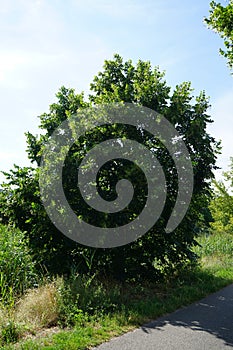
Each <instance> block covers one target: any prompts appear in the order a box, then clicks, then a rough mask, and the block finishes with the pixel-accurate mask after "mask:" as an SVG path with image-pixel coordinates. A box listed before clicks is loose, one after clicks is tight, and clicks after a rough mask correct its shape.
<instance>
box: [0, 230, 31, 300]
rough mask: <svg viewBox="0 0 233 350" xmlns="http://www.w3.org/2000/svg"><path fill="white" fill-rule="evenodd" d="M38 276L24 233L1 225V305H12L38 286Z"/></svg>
mask: <svg viewBox="0 0 233 350" xmlns="http://www.w3.org/2000/svg"><path fill="white" fill-rule="evenodd" d="M36 281H37V275H36V273H35V269H34V263H33V260H32V256H31V254H30V251H29V248H28V246H27V240H26V238H25V235H24V233H22V232H21V231H20V230H18V229H14V228H8V227H6V226H3V225H0V303H4V304H5V303H12V300H13V299H14V297H16V296H19V295H22V294H23V293H24V292H25V291H26V290H27V289H28V288H29V287H32V286H33V285H35V284H36Z"/></svg>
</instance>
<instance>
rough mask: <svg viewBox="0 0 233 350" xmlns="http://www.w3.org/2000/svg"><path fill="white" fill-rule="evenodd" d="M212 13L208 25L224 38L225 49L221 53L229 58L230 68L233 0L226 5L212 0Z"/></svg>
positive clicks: (232, 35) (231, 63)
mask: <svg viewBox="0 0 233 350" xmlns="http://www.w3.org/2000/svg"><path fill="white" fill-rule="evenodd" d="M210 7H211V9H210V15H209V18H206V19H205V22H206V23H207V25H208V27H209V28H211V29H213V30H214V31H215V32H217V33H218V34H219V35H220V36H221V38H223V40H224V45H225V51H224V50H223V49H220V53H221V54H222V55H223V56H224V57H225V58H226V59H227V60H228V64H229V66H230V68H232V67H233V1H232V0H230V1H229V2H228V4H227V5H226V6H223V5H222V4H220V3H216V2H215V1H211V3H210Z"/></svg>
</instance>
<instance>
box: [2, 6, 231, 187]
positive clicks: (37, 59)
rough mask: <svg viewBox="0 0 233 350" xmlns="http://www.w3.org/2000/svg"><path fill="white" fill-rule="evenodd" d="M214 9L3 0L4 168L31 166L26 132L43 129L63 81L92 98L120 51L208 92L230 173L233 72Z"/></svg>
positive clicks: (221, 162)
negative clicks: (207, 20)
mask: <svg viewBox="0 0 233 350" xmlns="http://www.w3.org/2000/svg"><path fill="white" fill-rule="evenodd" d="M222 3H223V4H227V1H225V0H223V1H222ZM208 13H209V1H206V0H195V1H193V0H185V1H184V0H117V1H116V0H114V1H113V0H112V1H111V0H109V1H107V0H99V1H96V0H66V1H64V0H8V1H5V0H0V43H1V45H0V104H1V112H0V118H1V119H0V126H1V128H0V170H3V171H9V170H10V169H11V168H12V167H13V164H17V165H19V166H27V165H30V162H29V160H27V153H26V137H25V135H24V133H25V132H27V131H30V132H32V133H33V134H37V133H39V132H40V131H39V129H38V124H39V119H38V118H37V117H38V116H39V115H41V114H42V113H44V112H48V107H49V105H50V104H52V103H54V102H55V101H56V98H55V94H56V93H57V92H58V89H59V88H60V87H61V86H62V85H64V86H66V87H72V88H75V90H76V92H77V93H79V92H81V91H84V92H85V93H86V95H87V94H88V91H89V84H90V83H91V81H92V80H93V77H94V76H95V75H96V74H97V73H98V72H99V71H100V70H101V69H102V66H103V63H104V60H105V59H111V58H113V55H114V53H119V54H120V55H121V56H122V57H123V58H124V60H127V59H132V60H133V62H134V63H136V62H137V61H138V60H139V59H141V60H145V61H150V62H151V64H152V66H159V68H160V70H162V71H165V72H166V75H165V79H166V81H167V83H168V85H169V86H171V87H175V86H176V85H177V84H180V83H182V82H183V81H191V82H192V87H193V88H194V94H195V95H198V94H199V93H200V91H202V90H205V91H206V94H207V95H208V96H210V104H211V108H210V110H209V114H210V115H211V117H212V119H213V121H214V123H212V124H211V127H209V129H208V132H209V133H210V134H211V135H212V136H214V137H215V138H216V139H217V140H220V139H221V140H222V147H223V148H222V154H221V155H220V156H219V157H218V163H217V164H218V166H219V167H221V168H222V170H227V166H228V163H229V158H230V156H233V152H232V136H233V123H232V122H231V118H232V114H233V76H232V75H231V74H230V70H229V68H228V67H227V64H226V60H225V59H224V58H223V57H222V56H220V55H219V52H218V51H219V48H220V47H223V42H222V40H221V39H220V38H219V36H218V35H217V34H216V33H214V32H212V31H211V30H209V29H207V27H206V25H205V24H204V23H203V18H204V17H205V16H208ZM222 170H220V171H218V172H217V173H216V175H217V177H220V174H221V172H222ZM3 179H4V177H3V175H0V181H2V180H3Z"/></svg>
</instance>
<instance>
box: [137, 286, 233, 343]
mask: <svg viewBox="0 0 233 350" xmlns="http://www.w3.org/2000/svg"><path fill="white" fill-rule="evenodd" d="M168 324H170V325H172V326H175V327H179V326H181V327H185V328H189V329H191V330H193V331H197V332H199V331H203V332H208V333H210V334H211V335H214V336H215V337H217V338H219V339H222V340H223V341H224V342H225V345H228V346H231V347H233V285H230V286H228V287H226V288H224V289H222V290H221V291H219V292H217V293H214V294H211V295H210V296H208V297H206V298H205V299H202V300H201V301H200V302H197V303H194V304H192V305H190V306H188V307H185V308H182V309H179V310H177V311H175V312H173V313H172V314H169V315H167V316H163V317H161V318H159V319H157V320H156V321H153V322H151V323H148V324H146V325H144V326H142V327H141V329H142V330H143V331H144V332H145V333H151V331H152V329H153V330H158V331H161V332H162V331H163V327H165V326H166V325H168Z"/></svg>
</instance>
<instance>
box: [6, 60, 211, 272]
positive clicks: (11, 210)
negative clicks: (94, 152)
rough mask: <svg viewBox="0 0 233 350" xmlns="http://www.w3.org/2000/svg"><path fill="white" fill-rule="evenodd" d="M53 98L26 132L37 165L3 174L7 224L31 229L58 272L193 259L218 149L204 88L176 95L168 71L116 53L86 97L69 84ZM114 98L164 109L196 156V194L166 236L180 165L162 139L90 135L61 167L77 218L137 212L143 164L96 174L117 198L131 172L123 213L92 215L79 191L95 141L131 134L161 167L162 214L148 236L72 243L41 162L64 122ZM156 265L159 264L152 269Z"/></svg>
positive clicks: (141, 268) (136, 133)
mask: <svg viewBox="0 0 233 350" xmlns="http://www.w3.org/2000/svg"><path fill="white" fill-rule="evenodd" d="M56 96H57V99H58V101H57V103H54V104H52V105H51V106H50V109H49V113H44V114H42V115H41V116H40V128H41V129H42V130H43V133H42V135H40V136H34V135H32V134H31V133H27V134H26V136H27V144H28V148H27V153H28V156H29V159H30V160H31V161H32V163H34V164H36V168H35V169H33V168H19V167H16V168H15V169H13V170H11V171H10V172H9V173H5V175H6V177H7V179H8V183H5V184H4V185H3V191H2V193H1V197H0V201H1V204H2V209H1V218H2V221H3V222H6V223H14V224H15V225H16V226H18V227H19V228H21V229H22V230H23V231H27V233H28V237H29V240H30V244H31V246H32V248H33V250H34V253H35V255H36V257H37V260H39V261H40V263H41V264H42V263H43V264H45V265H46V268H47V269H49V270H52V271H55V272H64V271H68V270H69V268H70V266H71V265H73V264H75V265H76V266H78V268H79V270H80V271H82V272H83V271H85V268H86V270H87V267H88V268H89V269H91V268H92V269H93V270H98V271H101V272H102V273H107V274H111V275H113V276H115V277H117V278H126V277H134V278H135V277H136V278H139V277H141V278H145V277H146V276H150V277H154V276H157V277H158V276H159V275H160V274H161V270H163V269H164V268H165V267H169V268H171V267H173V268H176V267H178V266H180V265H182V264H184V263H186V262H190V261H192V260H193V259H194V258H195V257H194V255H193V253H192V250H191V248H192V246H193V244H195V242H196V241H195V237H196V235H197V234H198V232H199V231H200V227H201V225H202V224H203V223H205V215H204V210H205V208H207V207H208V203H209V198H210V179H212V178H213V172H212V171H213V169H215V161H216V152H215V150H216V149H217V148H218V143H217V142H216V141H215V139H214V138H213V137H211V136H210V135H209V134H208V133H207V131H206V127H207V125H208V123H210V122H211V119H210V117H209V115H208V114H207V110H208V108H209V102H208V98H206V96H205V93H204V92H201V93H200V95H199V96H197V97H196V98H194V96H193V95H192V88H191V84H190V83H182V84H180V85H177V86H176V88H175V89H174V91H173V92H172V93H171V88H170V87H169V86H167V84H166V81H165V80H164V73H162V72H160V71H159V68H158V67H156V68H152V66H151V64H150V63H149V62H143V61H141V60H139V61H138V63H137V64H136V65H133V63H132V61H131V60H128V61H126V62H124V61H123V59H122V58H121V57H120V56H119V55H115V56H114V59H113V60H106V61H105V63H104V67H103V71H102V72H100V73H98V75H97V76H95V77H94V80H93V82H92V83H91V94H90V95H89V99H88V101H85V100H84V95H83V94H76V93H75V91H74V90H73V89H67V88H65V87H62V88H61V89H60V90H59V92H58V94H57V95H56ZM109 102H131V103H134V104H137V105H141V106H145V107H148V108H151V109H153V110H155V111H156V112H159V113H161V114H163V115H164V116H165V117H166V118H167V120H169V121H170V122H171V123H172V124H173V125H174V126H175V127H176V129H177V130H178V132H179V133H180V135H181V137H182V138H183V140H184V141H185V143H186V146H187V148H188V151H189V153H190V156H191V159H192V164H193V169H194V192H193V197H192V202H191V205H190V207H189V210H188V212H187V214H186V216H185V218H184V219H183V221H182V223H181V224H180V225H179V226H178V227H177V229H176V230H175V231H173V232H172V233H171V234H168V233H166V232H165V227H166V222H167V221H168V219H169V216H170V215H171V212H172V208H173V206H174V203H175V200H176V195H177V188H178V183H177V173H176V168H175V164H174V162H173V160H172V159H171V156H170V155H169V153H168V151H167V150H166V149H165V147H164V146H163V145H162V143H161V142H160V141H159V140H157V139H155V138H154V137H153V136H152V135H151V134H150V133H149V132H143V131H142V130H139V129H136V128H133V127H131V126H127V125H120V124H117V125H105V126H102V127H98V128H97V129H96V130H94V131H91V132H88V133H87V134H85V135H83V136H82V137H80V138H79V140H78V141H77V142H76V143H75V144H74V145H73V146H72V147H71V149H70V150H69V154H68V156H67V157H66V162H65V167H64V171H63V175H64V179H65V180H64V181H63V185H64V192H65V193H66V196H67V199H68V201H69V203H70V205H71V206H72V209H73V210H74V211H75V212H76V213H77V215H81V216H82V217H83V218H84V219H85V220H87V221H89V222H91V223H93V224H95V225H97V226H98V225H99V226H101V227H102V226H110V227H112V225H118V226H121V224H122V223H124V222H125V220H126V221H127V220H128V219H129V218H132V217H133V216H135V215H138V213H139V212H140V210H142V208H143V205H144V204H145V192H144V191H143V188H144V182H145V178H144V176H143V174H142V172H141V171H140V169H137V167H136V166H135V165H133V164H131V163H129V162H125V161H123V160H119V161H118V163H115V162H108V163H107V164H106V165H105V166H104V167H103V169H101V172H100V174H99V183H100V192H101V193H102V195H103V197H104V198H105V199H107V200H109V199H110V198H112V197H114V196H115V193H116V192H115V185H116V181H117V179H116V177H117V178H121V177H126V178H128V179H129V180H130V181H131V182H132V183H133V185H134V188H135V193H136V197H137V199H136V200H135V201H132V204H131V205H130V206H129V208H128V212H126V211H123V213H122V215H118V216H114V215H111V214H109V215H106V214H105V213H103V215H100V214H99V213H98V215H97V213H95V212H94V214H93V212H91V215H89V213H90V210H89V208H88V207H87V205H86V203H85V202H84V201H83V199H82V197H81V195H80V191H79V188H77V168H78V166H79V164H80V163H81V161H82V159H83V157H84V155H85V153H86V152H87V151H88V150H89V149H90V148H91V147H92V146H94V145H96V144H98V143H99V142H101V141H103V140H106V139H108V138H114V137H117V136H118V137H119V136H121V137H125V138H131V139H134V140H137V141H138V142H141V143H143V144H144V145H146V146H147V147H150V150H151V151H153V152H154V153H155V155H156V157H157V159H158V160H159V161H160V163H161V165H162V166H163V169H164V172H165V175H166V182H167V200H166V204H165V207H164V210H163V213H162V215H161V218H160V219H159V220H158V222H157V223H156V224H155V225H154V227H153V228H152V229H151V230H150V231H149V232H148V233H147V234H145V235H144V236H143V237H141V238H140V239H138V240H137V241H135V242H133V243H131V244H128V245H125V246H121V247H117V248H111V249H94V248H88V247H84V246H82V245H80V244H78V243H75V242H73V241H71V240H69V239H68V238H66V237H65V236H63V235H62V234H61V233H60V232H59V231H58V230H57V229H56V228H55V226H53V224H52V223H51V221H50V220H49V218H48V216H47V214H46V212H45V210H44V208H43V206H42V204H41V200H40V194H39V187H38V175H39V171H40V168H39V164H40V160H41V155H42V153H43V150H44V147H45V146H44V144H45V142H46V140H48V139H49V137H50V136H51V134H52V133H53V131H54V130H55V129H56V128H57V127H58V126H59V125H60V123H61V122H62V121H64V120H66V118H69V117H70V116H71V115H72V114H73V113H75V112H76V111H77V110H82V108H86V107H88V106H95V105H99V104H103V103H105V104H106V103H109ZM80 123H82V120H81V119H80ZM135 174H136V176H135ZM58 261H62V262H63V266H61V265H59V266H58V264H57V262H58ZM155 262H156V266H157V269H155V268H154V264H155ZM159 266H160V268H158V267H159Z"/></svg>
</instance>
